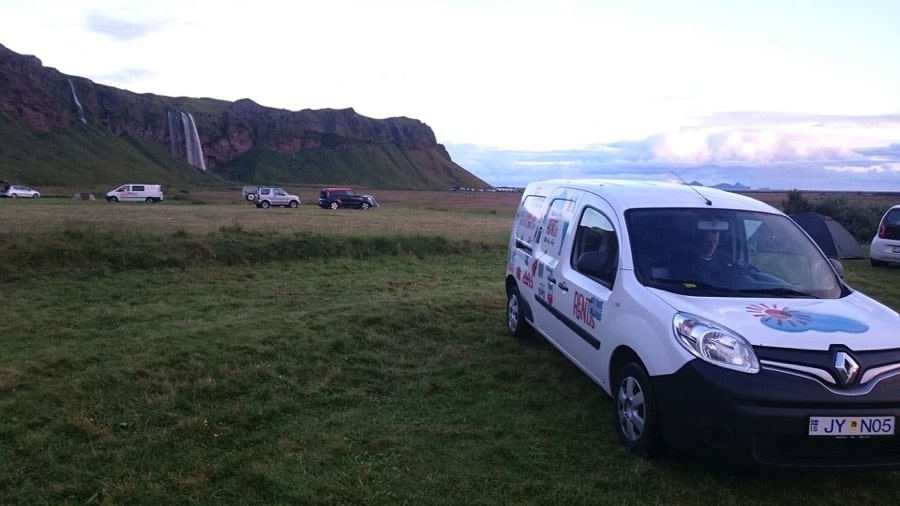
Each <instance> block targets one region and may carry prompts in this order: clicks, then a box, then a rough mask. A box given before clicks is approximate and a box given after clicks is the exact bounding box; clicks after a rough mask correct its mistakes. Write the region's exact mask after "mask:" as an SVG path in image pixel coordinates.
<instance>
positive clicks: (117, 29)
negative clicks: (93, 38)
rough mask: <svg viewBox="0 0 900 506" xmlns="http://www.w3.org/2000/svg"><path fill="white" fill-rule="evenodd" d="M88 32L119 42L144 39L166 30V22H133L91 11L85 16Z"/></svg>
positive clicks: (143, 20)
mask: <svg viewBox="0 0 900 506" xmlns="http://www.w3.org/2000/svg"><path fill="white" fill-rule="evenodd" d="M84 23H85V27H86V28H87V29H88V31H91V32H94V33H99V34H101V35H105V36H107V37H110V38H112V39H114V40H118V41H131V40H136V39H142V38H144V37H148V36H150V35H153V34H155V33H158V32H160V31H162V30H163V29H165V27H166V26H167V25H168V24H169V21H166V20H146V19H141V20H140V21H131V20H128V19H125V18H124V17H117V16H112V15H108V14H106V13H105V12H101V11H89V12H87V13H86V14H85V16H84Z"/></svg>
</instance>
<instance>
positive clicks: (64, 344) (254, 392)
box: [0, 199, 900, 505]
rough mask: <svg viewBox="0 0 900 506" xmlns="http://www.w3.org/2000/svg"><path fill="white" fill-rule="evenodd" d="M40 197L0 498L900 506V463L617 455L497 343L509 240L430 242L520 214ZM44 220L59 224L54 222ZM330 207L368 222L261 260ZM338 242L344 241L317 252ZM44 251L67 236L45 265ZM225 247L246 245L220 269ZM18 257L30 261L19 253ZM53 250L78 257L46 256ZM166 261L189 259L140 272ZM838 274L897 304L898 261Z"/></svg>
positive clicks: (1, 374) (559, 364) (592, 415)
mask: <svg viewBox="0 0 900 506" xmlns="http://www.w3.org/2000/svg"><path fill="white" fill-rule="evenodd" d="M47 200H48V202H41V203H32V202H18V203H15V205H16V206H17V207H15V208H7V209H16V210H18V211H17V213H18V214H17V215H18V216H20V217H21V219H22V220H24V221H25V223H26V227H25V228H21V227H17V226H13V225H10V224H9V222H8V221H3V223H5V224H6V225H4V227H3V228H0V258H2V262H3V269H5V270H6V271H7V272H15V273H16V277H15V279H12V280H7V282H6V283H3V284H0V320H2V321H3V322H4V325H3V330H2V332H0V346H2V349H3V354H2V355H0V413H2V416H0V504H54V505H56V504H88V503H89V504H148V505H150V504H153V505H156V504H229V505H232V504H266V505H270V504H354V505H355V504H372V505H382V504H384V505H394V504H404V503H405V504H447V505H450V504H453V505H455V504H484V505H494V504H548V505H557V504H586V505H587V504H616V505H619V504H660V505H663V504H665V505H670V504H686V505H694V504H705V505H757V504H759V505H763V504H765V505H773V504H842V503H850V504H891V503H895V502H897V501H898V500H900V475H898V473H896V472H866V473H836V472H835V473H823V472H809V473H778V472H769V471H755V472H740V471H735V470H729V469H726V468H722V467H720V466H716V465H712V464H710V463H707V462H703V461H696V460H692V459H686V458H680V457H668V458H663V459H658V460H650V461H648V460H642V459H639V458H637V457H634V456H632V455H630V454H629V453H628V452H627V451H626V450H625V449H624V448H623V447H622V446H621V445H620V444H619V443H618V442H617V440H616V437H615V434H614V432H613V430H612V426H611V422H610V416H611V414H610V413H611V410H612V406H611V402H610V400H609V399H608V398H607V397H606V396H605V395H604V394H603V393H602V391H601V390H600V389H599V387H597V386H596V385H594V384H593V383H591V382H590V381H589V380H588V379H587V378H586V377H585V376H584V375H583V374H581V373H580V372H579V371H578V370H577V369H576V368H575V367H574V366H572V365H571V364H570V363H569V362H568V361H567V360H566V359H565V358H564V357H562V356H561V355H560V354H559V353H558V352H557V351H556V350H554V349H553V348H551V347H550V346H548V345H547V344H546V343H543V342H539V341H536V342H532V343H524V344H523V343H519V342H516V341H514V340H512V339H510V338H509V337H508V336H507V335H506V331H505V326H504V314H505V313H504V303H505V298H504V295H503V281H502V278H503V271H504V267H505V262H506V259H505V252H504V250H503V248H502V239H500V238H496V239H494V238H491V237H493V236H492V235H488V236H485V237H484V238H483V239H482V240H481V241H479V242H475V243H463V242H460V241H461V240H462V239H463V238H464V237H466V236H467V234H468V232H469V231H468V230H467V229H465V228H464V227H461V226H457V227H448V228H441V229H440V232H435V233H428V229H429V227H431V226H433V224H434V223H437V222H438V221H439V219H443V220H444V221H449V222H454V220H460V223H463V222H465V220H467V219H469V220H474V222H477V221H478V220H482V219H484V220H488V219H491V218H493V219H496V220H497V221H504V222H506V224H507V226H508V223H509V221H511V216H506V215H503V214H500V215H495V214H491V213H487V214H483V213H480V212H477V211H476V210H474V209H471V208H470V209H468V210H465V211H454V210H437V209H427V208H419V211H418V213H413V212H411V211H409V209H408V208H404V207H403V206H400V205H398V206H395V207H396V208H394V207H384V208H382V209H378V210H376V211H374V212H373V213H359V212H353V211H346V212H345V213H344V214H335V213H331V212H328V211H321V212H318V211H317V210H305V209H301V211H299V214H298V212H290V211H288V210H275V212H274V213H268V212H260V211H259V210H256V209H253V208H252V207H249V206H243V207H242V206H241V205H239V204H221V205H218V204H217V205H200V206H195V205H187V204H174V203H173V204H167V206H144V205H139V206H114V207H109V205H106V204H105V203H98V204H97V205H96V207H97V209H100V210H108V209H115V210H117V213H118V214H120V215H121V216H120V218H121V220H122V221H121V222H112V223H106V222H103V221H95V220H100V215H98V216H96V217H92V216H84V217H82V218H83V219H75V218H72V217H71V215H72V214H73V213H76V212H81V210H83V209H85V208H84V207H79V205H80V204H78V203H68V202H67V203H63V202H54V201H53V199H47ZM0 203H2V202H0ZM38 204H39V205H38ZM26 206H27V207H26ZM436 207H441V208H444V207H448V204H446V203H441V204H437V205H436ZM3 208H4V206H0V209H3ZM54 209H56V210H57V213H62V214H66V215H69V216H70V218H69V220H70V221H66V220H65V219H63V220H59V221H57V222H53V223H46V222H47V221H48V220H50V218H49V217H50V216H52V215H53V213H52V211H53V210H54ZM182 209H187V210H196V211H197V213H198V214H203V213H204V212H207V211H209V209H212V210H213V211H215V212H219V213H226V214H228V213H231V212H232V209H234V213H235V214H234V215H233V216H244V218H240V219H241V220H247V221H241V222H240V226H239V227H238V226H230V225H228V224H227V223H230V222H231V219H230V218H229V219H226V225H225V226H224V228H221V227H222V225H220V226H219V227H220V228H216V227H214V226H213V225H212V224H210V223H207V219H206V218H198V221H197V224H196V225H195V226H192V227H186V228H183V229H182V228H179V227H177V226H175V227H172V228H167V227H171V226H170V225H166V224H167V223H168V222H169V221H170V220H167V219H161V218H166V217H171V216H173V215H168V214H165V213H169V212H175V211H180V210H182ZM24 210H33V211H35V212H34V213H29V212H25V211H24ZM89 210H90V211H93V208H90V209H89ZM132 210H135V211H132ZM37 211H39V212H37ZM138 211H140V213H138ZM282 211H283V212H282ZM131 213H138V214H141V213H142V214H143V218H144V219H145V220H146V221H144V222H143V223H145V224H146V225H145V227H144V229H143V230H141V231H139V232H132V233H124V234H123V235H122V237H120V238H119V241H120V243H119V244H120V245H121V247H119V248H117V247H115V246H114V245H115V244H117V243H115V242H112V243H111V244H112V245H108V244H109V243H108V242H107V241H104V239H105V238H107V234H111V233H112V234H114V233H119V234H122V233H123V231H127V230H128V229H129V228H130V227H129V225H128V224H129V223H132V221H131V220H139V217H137V216H131ZM239 213H244V214H239ZM376 213H382V214H376ZM394 213H396V214H394ZM214 214H215V213H214ZM40 216H45V217H44V218H40ZM174 216H176V217H183V215H180V214H175V215H174ZM229 216H232V215H231V214H229ZM400 216H402V217H404V219H403V220H397V219H394V218H397V217H400ZM251 217H252V218H254V219H256V220H259V221H258V222H254V221H251ZM301 218H306V219H304V220H301ZM388 218H391V219H388ZM269 220H274V221H275V223H274V224H273V223H272V222H270V221H269ZM288 220H291V221H288ZM329 220H330V221H329ZM334 220H340V222H341V223H345V224H350V223H356V225H354V227H358V228H351V229H349V230H344V231H343V232H342V233H341V234H337V235H336V236H335V235H334V234H329V233H327V232H328V228H322V229H320V230H318V231H317V232H315V234H318V235H315V238H317V239H318V242H317V243H316V244H308V243H304V244H302V245H301V244H293V243H291V244H293V247H292V248H288V249H287V251H288V252H291V251H293V256H291V255H288V256H283V255H282V256H280V255H279V254H272V256H266V255H267V253H263V252H261V251H259V250H257V249H254V246H253V245H254V244H259V243H262V244H264V245H270V246H271V245H273V244H275V243H273V242H268V241H270V240H271V238H270V236H271V235H272V234H276V235H278V236H279V237H281V238H282V239H284V238H287V239H289V240H293V241H300V240H304V238H306V239H308V238H309V237H311V235H310V234H313V233H314V231H308V230H304V229H297V230H293V229H288V230H287V231H284V232H275V231H273V230H277V229H278V228H279V227H282V226H286V225H285V224H286V223H294V222H301V221H302V222H305V223H307V224H308V225H307V226H318V227H328V226H329V225H330V224H331V223H334ZM367 220H376V221H377V220H385V221H377V223H375V224H374V225H373V224H372V223H370V222H367ZM310 221H311V222H312V223H311V224H310ZM42 222H45V224H44V225H43V226H42V225H41V223H42ZM117 223H118V224H117ZM390 223H395V224H398V227H399V224H401V223H402V225H403V227H402V228H403V229H402V230H401V229H390V228H386V227H387V226H388V224H390ZM487 223H492V222H487ZM123 224H124V225H123ZM373 226H374V227H375V230H372V227H373ZM272 227H274V229H273V228H272ZM31 229H35V231H31ZM348 237H350V238H352V239H353V241H354V242H353V243H352V244H353V246H352V247H349V248H346V247H345V249H341V250H338V251H334V250H331V249H329V248H332V247H334V246H336V245H338V244H345V245H346V244H347V241H342V239H347V238H348ZM147 239H150V241H146V240H147ZM226 240H227V241H226ZM222 241H225V242H228V241H230V242H228V244H227V245H226V246H221V242H222ZM180 242H181V243H189V244H191V245H192V246H191V247H183V248H180V249H179V248H178V247H175V245H177V244H179V243H180ZM47 243H53V244H56V245H57V247H58V249H56V250H54V254H53V255H51V254H49V253H48V254H46V255H43V256H37V255H38V253H39V252H40V251H41V248H40V247H39V246H40V245H42V244H47ZM142 244H143V245H144V248H143V252H141V249H140V248H139V247H138V246H140V245H142ZM217 244H219V246H218V247H222V248H225V249H224V251H227V252H230V254H233V255H238V253H240V252H243V253H242V254H243V255H244V256H243V257H240V255H238V256H239V257H240V258H241V260H240V261H237V262H231V261H221V255H211V254H210V251H217V250H215V245H217ZM91 248H94V249H91ZM21 250H25V251H28V252H30V253H29V255H30V256H29V255H25V256H24V257H20V256H15V255H12V253H11V252H13V251H21ZM301 250H302V251H305V252H306V253H305V254H304V255H298V254H297V252H298V251H301ZM115 251H119V252H120V253H121V254H120V256H114V255H112V253H113V252H115ZM60 252H62V253H60ZM92 252H93V253H92ZM98 252H99V253H101V256H99V257H96V256H93V255H94V254H95V253H98ZM128 252H131V253H128ZM282 253H283V252H282ZM59 254H65V255H68V256H67V257H66V258H67V261H68V262H70V264H66V265H63V264H59V265H57V263H54V262H58V261H56V260H54V258H57V256H58V255H59ZM54 255H57V256H54ZM104 255H105V256H104ZM166 255H168V257H169V258H179V259H186V258H193V259H194V260H193V261H191V262H186V261H185V263H184V264H179V265H176V266H170V267H167V266H165V265H163V264H156V263H153V260H152V259H158V258H166ZM23 258H26V259H27V258H31V259H32V261H33V262H34V264H30V265H23V264H21V263H20V262H22V261H23V260H22V259H23ZM88 259H93V262H91V261H89V260H88ZM148 259H151V260H148ZM117 262H118V263H117ZM844 264H845V268H846V269H847V274H846V277H847V279H848V281H849V282H851V284H852V285H853V286H855V287H857V288H860V289H862V290H863V291H866V292H867V293H870V294H873V295H876V296H877V298H879V300H882V301H883V302H885V303H887V304H888V305H889V306H891V307H893V308H895V309H896V308H900V290H898V289H897V288H896V287H897V286H900V285H898V280H900V269H897V268H887V269H875V268H872V267H870V266H869V265H868V263H867V262H865V261H848V262H844ZM71 265H74V267H73V266H71Z"/></svg>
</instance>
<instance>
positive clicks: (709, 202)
mask: <svg viewBox="0 0 900 506" xmlns="http://www.w3.org/2000/svg"><path fill="white" fill-rule="evenodd" d="M669 172H671V173H672V174H675V177H677V178H678V179H680V180H681V182H682V183H684V184H686V185H688V186H690V187H691V189H692V190H694V191H695V192H697V195H700V198H701V199H703V201H704V202H706V205H708V206H711V205H712V200H709V199H708V198H706V197H704V196H703V194H702V193H700V190H698V189H697V188H696V187H694V185H692V184H688V182H687V181H685V180H684V179H682V178H681V176H679V175H678V174H677V173H676V172H675V171H674V170H670V171H669Z"/></svg>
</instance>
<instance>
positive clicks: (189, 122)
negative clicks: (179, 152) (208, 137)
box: [181, 112, 206, 170]
mask: <svg viewBox="0 0 900 506" xmlns="http://www.w3.org/2000/svg"><path fill="white" fill-rule="evenodd" d="M181 122H182V123H183V124H184V143H185V149H186V151H187V161H188V163H189V164H191V165H193V166H194V167H197V168H198V169H200V170H206V159H205V158H204V156H203V146H201V145H200V136H199V135H197V124H196V123H194V117H193V116H191V113H189V112H182V113H181Z"/></svg>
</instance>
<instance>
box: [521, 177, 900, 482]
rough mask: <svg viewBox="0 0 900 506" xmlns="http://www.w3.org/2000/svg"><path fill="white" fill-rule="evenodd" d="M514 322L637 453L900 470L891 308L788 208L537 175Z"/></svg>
mask: <svg viewBox="0 0 900 506" xmlns="http://www.w3.org/2000/svg"><path fill="white" fill-rule="evenodd" d="M506 296H507V314H506V316H507V323H508V330H509V332H510V334H511V335H512V336H514V337H516V338H525V337H527V336H529V335H530V334H531V333H533V332H537V333H538V334H540V335H541V336H543V337H544V338H546V339H547V340H548V341H549V342H550V343H552V344H553V346H555V347H556V348H557V349H558V350H559V351H560V352H561V353H562V354H563V355H565V356H566V357H567V358H568V359H569V360H571V361H572V362H573V363H574V364H575V365H576V366H577V367H578V368H580V369H581V370H582V371H583V372H584V373H585V374H587V376H589V377H590V378H591V379H592V380H593V381H594V382H596V383H597V384H598V385H599V386H600V388H602V389H603V390H604V391H605V392H606V393H607V394H609V395H610V396H611V397H612V399H613V410H612V411H613V412H612V418H613V420H614V426H615V430H616V433H617V434H618V438H619V439H620V441H621V442H622V443H623V444H624V445H625V446H626V447H628V448H629V449H630V450H632V451H633V452H634V453H637V454H640V455H644V456H653V455H658V454H660V453H661V452H663V451H665V450H675V451H684V450H686V451H690V452H698V451H702V452H703V453H705V454H708V455H713V456H719V457H723V458H724V459H727V460H728V461H730V462H746V463H756V464H762V465H768V466H776V467H797V468H805V467H825V468H896V467H900V437H898V435H900V434H898V431H897V428H896V424H897V421H898V417H900V331H898V329H900V319H898V314H897V313H896V312H895V311H893V310H891V309H890V308H888V307H886V306H884V305H883V304H880V303H879V302H877V301H875V300H873V299H871V298H869V297H867V296H866V295H864V294H862V293H860V292H858V291H856V290H854V289H853V288H852V287H850V286H848V285H847V284H846V283H845V282H844V281H843V279H842V269H841V266H840V263H839V262H838V261H837V260H832V259H828V258H826V257H825V255H824V254H823V253H822V251H821V250H820V249H819V248H818V246H816V244H815V242H813V241H812V240H811V239H810V238H809V236H808V235H807V234H806V233H805V232H804V231H803V229H801V228H800V227H799V226H797V224H796V223H794V222H793V221H792V220H791V219H790V218H788V217H787V216H785V215H784V214H783V213H781V212H780V211H778V210H777V209H775V208H773V207H771V206H769V205H767V204H764V203H762V202H760V201H758V200H755V199H752V198H749V197H745V196H741V195H737V194H733V193H729V192H725V191H721V190H715V189H711V188H703V187H700V188H697V187H692V186H688V185H680V184H669V183H661V182H645V181H616V180H589V181H585V180H573V181H562V180H558V181H543V182H537V183H532V184H530V185H528V186H527V188H526V189H525V192H524V194H523V196H522V199H521V202H520V205H519V207H518V209H517V211H516V217H515V221H514V223H513V230H512V233H511V235H510V240H509V254H508V259H507V266H506Z"/></svg>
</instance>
